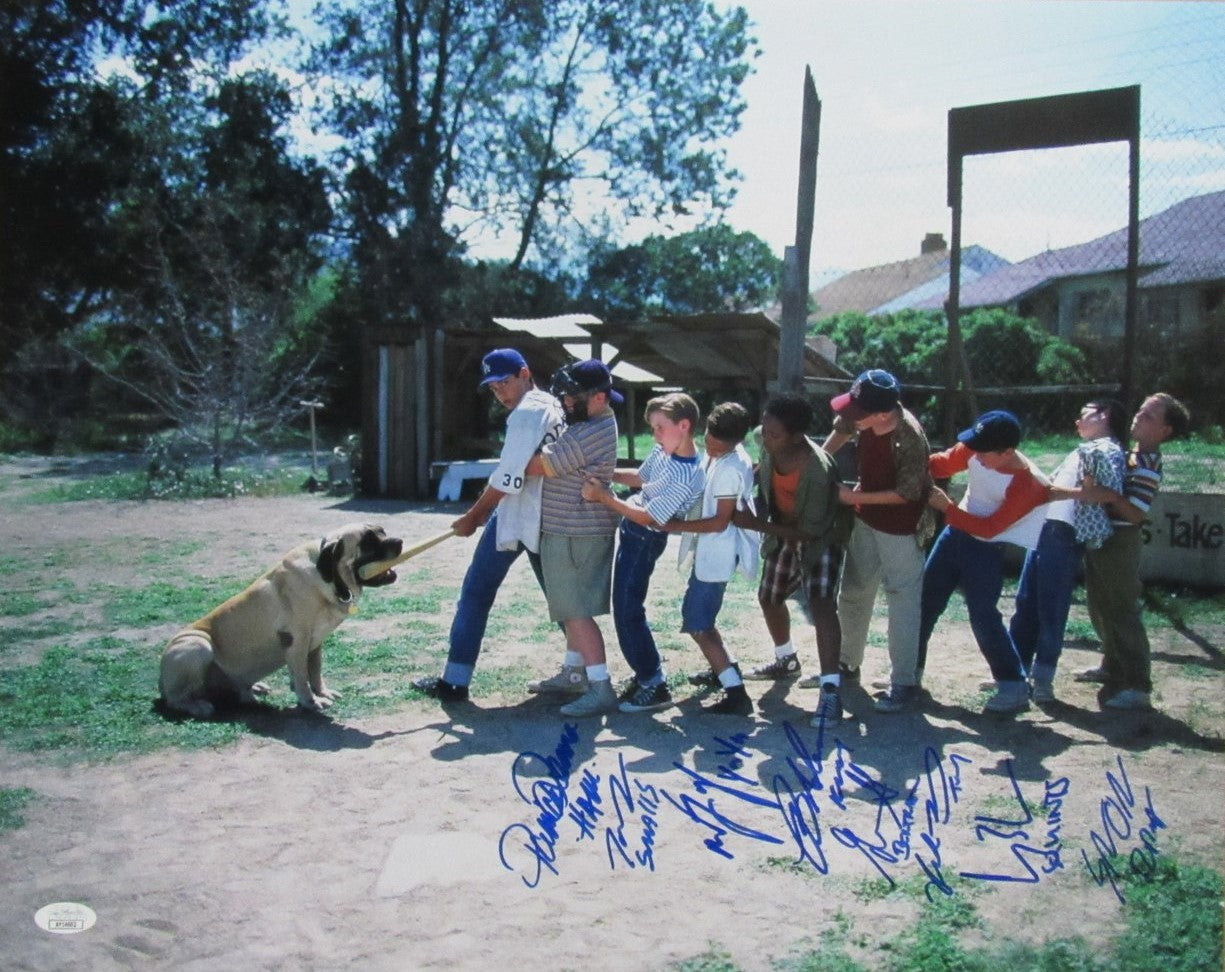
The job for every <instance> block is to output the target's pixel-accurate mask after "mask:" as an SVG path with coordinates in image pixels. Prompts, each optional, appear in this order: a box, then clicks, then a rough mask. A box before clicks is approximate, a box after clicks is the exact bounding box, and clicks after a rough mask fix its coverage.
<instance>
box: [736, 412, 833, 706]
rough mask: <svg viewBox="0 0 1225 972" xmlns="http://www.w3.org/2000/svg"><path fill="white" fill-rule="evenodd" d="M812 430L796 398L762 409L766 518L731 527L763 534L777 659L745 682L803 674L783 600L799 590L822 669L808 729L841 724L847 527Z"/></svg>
mask: <svg viewBox="0 0 1225 972" xmlns="http://www.w3.org/2000/svg"><path fill="white" fill-rule="evenodd" d="M811 424H812V406H811V405H809V404H808V401H807V399H805V398H803V397H801V396H799V395H779V396H777V397H775V398H772V399H771V400H770V401H769V402H767V403H766V407H765V413H764V414H763V416H762V420H761V445H762V456H761V465H760V467H759V469H758V488H759V489H760V491H761V496H762V501H763V505H762V507H761V509H762V512H763V513H764V514H765V518H764V519H763V518H761V517H758V516H754V515H752V514H750V513H748V512H747V511H741V512H738V513H736V515H735V517H734V519H733V522H734V523H735V524H736V525H737V526H739V527H743V528H745V529H749V530H758V531H760V532H761V533H762V534H764V535H765V536H764V539H763V540H762V544H761V556H762V572H761V583H760V585H759V587H758V590H757V600H758V603H759V604H760V605H761V612H762V616H763V617H764V618H765V622H766V628H767V630H768V631H769V632H770V637H771V638H772V639H773V641H774V656H775V657H774V661H773V662H771V663H770V664H768V665H763V666H761V667H760V668H755V669H753V670H752V671H749V672H746V673H745V675H744V678H745V679H746V680H749V681H768V680H777V679H793V678H795V677H797V676H798V675H799V674H800V660H799V657H798V656H797V655H796V651H795V646H794V645H792V643H791V614H790V612H789V611H788V609H787V598H788V597H789V596H790V595H791V594H793V593H794V592H795V591H796V590H798V589H800V588H801V587H803V590H804V593H805V595H806V597H807V602H808V606H809V609H810V611H811V613H812V620H813V625H814V626H815V628H816V635H817V657H818V660H819V661H820V665H821V676H820V684H821V699H820V701H819V702H818V703H817V710H816V713H815V715H814V716H813V718H812V725H813V726H818V727H819V726H830V725H834V724H836V723H837V722H839V721H840V720H841V719H842V701H841V698H840V696H839V689H840V684H839V683H840V678H839V674H838V659H839V655H840V653H841V648H842V627H841V625H840V624H839V621H838V610H837V593H838V579H839V576H840V574H841V572H842V557H843V554H842V544H843V542H844V537H843V534H844V533H845V531H846V526H847V525H848V524H847V517H846V516H845V515H844V513H843V512H842V510H843V508H842V507H841V506H839V504H838V485H839V482H838V476H837V472H836V470H835V467H834V461H833V459H832V458H830V455H829V453H827V452H826V451H825V450H824V449H822V448H821V447H820V446H819V445H817V443H815V442H814V441H812V440H811V439H810V438H808V435H807V432H808V427H809V426H810V425H811Z"/></svg>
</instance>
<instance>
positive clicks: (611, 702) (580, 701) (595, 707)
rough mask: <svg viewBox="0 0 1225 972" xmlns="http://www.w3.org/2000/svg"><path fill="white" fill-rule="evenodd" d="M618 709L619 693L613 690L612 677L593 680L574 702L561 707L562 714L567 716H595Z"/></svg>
mask: <svg viewBox="0 0 1225 972" xmlns="http://www.w3.org/2000/svg"><path fill="white" fill-rule="evenodd" d="M616 710H617V693H616V692H614V691H613V687H612V681H611V680H610V679H607V678H605V679H601V680H600V681H598V682H591V683H590V686H589V688H588V689H587V691H586V692H584V693H583V694H582V695H580V696H579V697H578V698H577V699H575V700H574V701H573V702H570V703H569V704H567V705H563V706H562V707H561V714H562V715H567V716H593V715H601V714H602V713H604V712H615V711H616Z"/></svg>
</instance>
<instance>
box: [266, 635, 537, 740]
mask: <svg viewBox="0 0 1225 972" xmlns="http://www.w3.org/2000/svg"><path fill="white" fill-rule="evenodd" d="M406 630H407V628H406ZM445 655H446V645H445V641H444V638H443V632H442V630H441V628H439V627H438V625H436V624H432V623H423V622H421V621H420V620H418V619H415V620H414V621H413V624H412V628H411V635H410V636H405V635H396V636H394V637H391V638H383V639H380V640H371V639H369V638H367V637H364V636H363V635H362V634H361V632H360V631H354V630H352V629H349V630H346V631H345V632H344V634H341V633H340V632H337V633H335V634H333V635H332V636H331V637H330V638H328V640H327V641H325V642H324V645H323V672H324V677H325V679H326V680H327V683H328V685H329V686H330V687H332V688H334V689H336V690H338V691H339V692H341V693H342V695H341V697H340V698H339V699H337V700H336V702H335V704H334V705H333V706H332V708H331V709H329V710H328V711H329V713H330V714H331V715H333V716H334V717H336V718H353V717H356V716H364V715H369V714H371V713H374V712H386V711H390V710H392V709H394V708H396V707H397V706H400V705H403V704H404V703H405V702H408V701H410V700H412V699H420V698H421V697H422V696H421V693H420V692H417V691H416V690H415V689H413V688H412V686H411V684H410V683H411V681H412V679H413V678H414V677H416V676H417V675H420V674H421V673H422V672H423V671H426V670H428V671H429V672H430V673H433V669H435V668H440V662H441V659H442V658H443V657H445ZM489 678H491V676H490V675H489V674H488V673H486V672H481V671H480V670H478V673H477V676H476V678H475V679H474V683H475V684H476V685H477V687H478V688H480V687H481V686H482V684H483V681H484V680H485V679H489ZM524 682H525V683H526V678H525V679H524ZM292 699H293V696H292V695H288V696H287V702H288V703H289V704H292Z"/></svg>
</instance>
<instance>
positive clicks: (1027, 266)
mask: <svg viewBox="0 0 1225 972" xmlns="http://www.w3.org/2000/svg"><path fill="white" fill-rule="evenodd" d="M1139 266H1140V279H1139V284H1140V286H1142V287H1159V286H1172V285H1174V284H1185V283H1196V282H1199V281H1205V280H1221V279H1225V191H1221V192H1213V193H1208V194H1207V195H1203V196H1194V197H1192V198H1190V199H1184V200H1183V201H1182V202H1179V203H1175V204H1174V205H1173V206H1171V207H1170V208H1169V209H1166V210H1163V211H1162V212H1160V213H1157V214H1156V215H1153V216H1149V217H1148V218H1147V219H1142V220H1141V221H1140V254H1139ZM1126 269H1127V227H1123V228H1122V229H1119V230H1115V231H1114V232H1112V233H1107V234H1106V235H1105V236H1099V237H1098V238H1097V239H1095V240H1090V241H1088V242H1087V243H1078V244H1076V245H1075V246H1067V247H1063V248H1062V249H1058V250H1047V251H1046V252H1045V253H1039V254H1038V255H1037V256H1033V257H1030V258H1029V259H1028V260H1022V261H1021V262H1020V263H1014V264H1011V265H1009V266H1006V267H1004V268H1002V269H1000V270H997V271H996V272H995V273H991V274H988V275H986V276H984V277H980V278H978V279H977V280H973V281H969V282H968V283H966V284H964V285H963V287H962V289H961V306H962V307H990V306H999V305H1003V304H1011V303H1014V302H1016V301H1017V300H1020V299H1021V298H1023V297H1025V296H1027V295H1028V294H1030V293H1032V292H1033V291H1035V290H1038V289H1039V288H1041V287H1044V286H1046V285H1047V284H1049V283H1050V282H1051V281H1053V280H1057V279H1060V278H1066V277H1077V276H1086V275H1089V274H1095V273H1117V272H1121V271H1124V270H1126ZM940 303H941V301H939V300H937V301H935V302H930V301H929V302H926V303H925V304H924V305H923V306H929V307H931V306H939V305H940Z"/></svg>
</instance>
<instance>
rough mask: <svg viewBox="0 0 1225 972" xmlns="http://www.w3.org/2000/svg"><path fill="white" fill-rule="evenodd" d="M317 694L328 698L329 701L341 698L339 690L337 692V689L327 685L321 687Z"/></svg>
mask: <svg viewBox="0 0 1225 972" xmlns="http://www.w3.org/2000/svg"><path fill="white" fill-rule="evenodd" d="M315 695H316V696H318V697H319V698H322V699H328V700H329V701H331V700H334V699H338V698H340V693H339V692H337V691H336V690H335V689H332V688H328V687H327V686H326V685H325V686H323V687H322V688H320V689H319V691H318V692H316V693H315Z"/></svg>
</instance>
